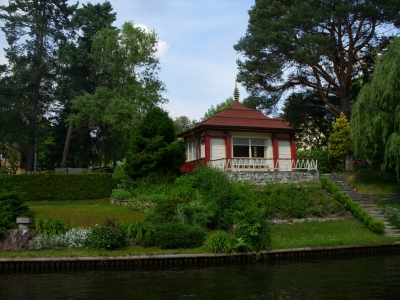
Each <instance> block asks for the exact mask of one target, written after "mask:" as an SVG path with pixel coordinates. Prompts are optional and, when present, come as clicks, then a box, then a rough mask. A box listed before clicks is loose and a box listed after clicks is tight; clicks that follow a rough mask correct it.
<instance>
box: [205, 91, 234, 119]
mask: <svg viewBox="0 0 400 300" xmlns="http://www.w3.org/2000/svg"><path fill="white" fill-rule="evenodd" d="M233 103H235V100H234V99H233V97H229V98H227V99H226V100H225V101H224V102H221V103H218V104H217V106H216V107H214V106H213V105H211V108H209V109H208V110H207V112H206V113H205V114H204V116H203V117H202V118H201V120H202V121H205V120H207V119H210V118H212V117H213V116H214V115H215V114H216V113H217V112H219V111H221V110H224V109H227V108H230V107H231V106H232V105H233Z"/></svg>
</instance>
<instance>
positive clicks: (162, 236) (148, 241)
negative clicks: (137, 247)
mask: <svg viewBox="0 0 400 300" xmlns="http://www.w3.org/2000/svg"><path fill="white" fill-rule="evenodd" d="M205 237H206V231H205V230H204V229H202V228H200V227H198V226H193V225H189V224H181V223H176V222H171V223H165V224H159V225H157V226H155V228H154V232H153V234H151V235H148V236H147V238H145V239H144V240H143V242H144V246H158V247H160V248H162V249H176V248H196V247H200V246H201V245H202V244H203V242H204V240H205Z"/></svg>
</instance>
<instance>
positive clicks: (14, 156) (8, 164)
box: [0, 142, 26, 174]
mask: <svg viewBox="0 0 400 300" xmlns="http://www.w3.org/2000/svg"><path fill="white" fill-rule="evenodd" d="M25 164H26V156H25V154H24V153H23V152H22V151H21V150H20V148H19V147H18V145H16V144H13V145H9V144H7V143H4V142H0V174H23V173H25Z"/></svg>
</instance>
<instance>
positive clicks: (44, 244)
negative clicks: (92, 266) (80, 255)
mask: <svg viewBox="0 0 400 300" xmlns="http://www.w3.org/2000/svg"><path fill="white" fill-rule="evenodd" d="M90 232H91V230H90V229H84V228H71V229H70V230H68V231H67V232H65V233H64V234H50V235H46V234H43V233H39V234H38V235H36V236H35V237H34V238H33V240H32V244H31V246H32V248H33V249H36V250H42V249H62V248H82V247H85V246H87V244H88V236H89V234H90Z"/></svg>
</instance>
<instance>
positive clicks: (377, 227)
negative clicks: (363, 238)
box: [321, 177, 385, 234]
mask: <svg viewBox="0 0 400 300" xmlns="http://www.w3.org/2000/svg"><path fill="white" fill-rule="evenodd" d="M321 184H322V188H324V189H325V190H326V191H327V192H328V193H331V194H332V197H333V199H335V200H337V201H339V202H340V203H342V204H343V205H344V207H345V208H346V209H348V210H349V211H350V212H351V213H352V214H353V216H354V217H355V218H356V219H357V220H359V221H360V222H361V223H363V224H364V225H365V226H366V227H367V228H368V229H369V230H371V231H373V232H375V233H378V234H383V232H384V231H385V224H383V222H382V221H380V220H376V219H374V218H373V217H372V216H371V215H369V214H368V213H367V212H366V211H364V210H363V209H362V208H361V207H360V204H359V203H358V202H355V201H353V200H352V199H351V198H350V196H349V195H346V194H343V193H342V192H341V191H340V189H339V187H338V186H337V185H335V184H334V183H332V182H331V181H330V180H329V179H328V178H326V177H322V178H321Z"/></svg>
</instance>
